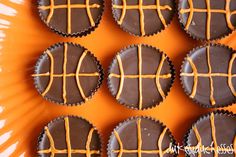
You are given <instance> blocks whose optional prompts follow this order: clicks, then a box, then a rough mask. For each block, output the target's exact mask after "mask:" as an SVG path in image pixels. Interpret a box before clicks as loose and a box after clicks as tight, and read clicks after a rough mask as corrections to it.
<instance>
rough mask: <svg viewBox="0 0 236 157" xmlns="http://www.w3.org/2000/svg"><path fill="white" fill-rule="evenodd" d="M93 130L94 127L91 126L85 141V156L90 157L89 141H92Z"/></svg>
mask: <svg viewBox="0 0 236 157" xmlns="http://www.w3.org/2000/svg"><path fill="white" fill-rule="evenodd" d="M93 132H94V128H92V129H91V130H90V131H89V134H88V138H87V142H86V157H90V156H91V151H90V144H91V141H92V137H93Z"/></svg>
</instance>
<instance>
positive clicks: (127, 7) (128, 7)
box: [113, 5, 172, 10]
mask: <svg viewBox="0 0 236 157" xmlns="http://www.w3.org/2000/svg"><path fill="white" fill-rule="evenodd" d="M113 8H114V9H123V6H122V5H113ZM159 8H160V9H161V10H165V9H168V10H172V8H171V7H170V6H168V5H164V6H159ZM126 9H139V5H127V6H126ZM142 9H158V7H157V6H156V5H143V6H142Z"/></svg>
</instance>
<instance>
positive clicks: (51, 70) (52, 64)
mask: <svg viewBox="0 0 236 157" xmlns="http://www.w3.org/2000/svg"><path fill="white" fill-rule="evenodd" d="M46 53H47V55H48V56H49V59H50V62H51V66H50V78H49V83H48V85H47V87H46V89H45V91H44V92H43V93H42V96H45V95H46V94H47V93H48V91H49V90H50V88H51V86H52V83H53V73H54V59H53V56H52V54H51V52H50V51H48V50H47V51H46Z"/></svg>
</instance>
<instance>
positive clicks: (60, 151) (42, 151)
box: [38, 149, 100, 154]
mask: <svg viewBox="0 0 236 157" xmlns="http://www.w3.org/2000/svg"><path fill="white" fill-rule="evenodd" d="M51 152H52V150H51V149H47V150H39V151H38V153H41V154H42V153H44V154H48V153H51ZM67 152H68V151H67V149H62V150H59V149H55V150H54V153H55V154H66V153H67ZM86 152H87V150H83V149H71V153H73V154H75V153H77V154H86ZM90 154H100V151H98V150H91V151H90Z"/></svg>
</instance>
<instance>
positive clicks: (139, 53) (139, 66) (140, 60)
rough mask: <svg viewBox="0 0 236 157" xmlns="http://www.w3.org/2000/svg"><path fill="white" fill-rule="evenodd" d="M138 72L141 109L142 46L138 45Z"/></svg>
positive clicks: (140, 105)
mask: <svg viewBox="0 0 236 157" xmlns="http://www.w3.org/2000/svg"><path fill="white" fill-rule="evenodd" d="M138 73H139V109H140V110H141V109H142V103H143V94H142V88H143V87H142V48H141V45H138Z"/></svg>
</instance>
